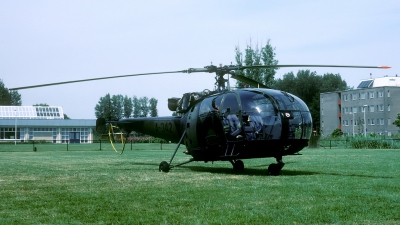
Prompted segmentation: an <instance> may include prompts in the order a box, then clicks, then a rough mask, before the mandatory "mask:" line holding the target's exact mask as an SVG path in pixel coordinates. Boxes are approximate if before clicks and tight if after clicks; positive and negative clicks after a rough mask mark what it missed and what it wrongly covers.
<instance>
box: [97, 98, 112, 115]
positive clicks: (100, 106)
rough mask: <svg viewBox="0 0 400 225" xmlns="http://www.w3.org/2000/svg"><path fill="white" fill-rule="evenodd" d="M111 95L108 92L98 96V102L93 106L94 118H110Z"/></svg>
mask: <svg viewBox="0 0 400 225" xmlns="http://www.w3.org/2000/svg"><path fill="white" fill-rule="evenodd" d="M111 107H112V106H111V97H110V94H106V95H105V96H104V97H100V100H99V102H98V103H97V104H96V106H95V107H94V113H95V115H96V118H104V119H107V120H111V119H112V115H111V114H112V111H111Z"/></svg>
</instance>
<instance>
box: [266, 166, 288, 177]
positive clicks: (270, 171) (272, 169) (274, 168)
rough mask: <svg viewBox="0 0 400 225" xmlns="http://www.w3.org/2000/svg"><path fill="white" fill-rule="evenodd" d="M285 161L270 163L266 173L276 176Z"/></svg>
mask: <svg viewBox="0 0 400 225" xmlns="http://www.w3.org/2000/svg"><path fill="white" fill-rule="evenodd" d="M284 165H285V163H278V164H277V163H272V164H270V165H269V166H268V175H270V176H278V175H279V174H280V172H281V169H282V168H283V166H284Z"/></svg>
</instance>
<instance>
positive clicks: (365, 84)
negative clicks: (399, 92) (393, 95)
mask: <svg viewBox="0 0 400 225" xmlns="http://www.w3.org/2000/svg"><path fill="white" fill-rule="evenodd" d="M370 87H400V77H397V76H395V77H389V76H386V77H378V78H374V79H368V80H362V81H361V82H360V84H359V85H358V87H357V89H359V88H370Z"/></svg>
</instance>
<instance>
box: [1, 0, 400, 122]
mask: <svg viewBox="0 0 400 225" xmlns="http://www.w3.org/2000/svg"><path fill="white" fill-rule="evenodd" d="M0 34H1V35H0V79H1V80H2V81H3V83H4V84H5V86H6V87H7V88H15V87H21V86H30V85H36V84H46V83H52V82H62V81H69V80H78V79H90V78H96V77H107V76H114V75H125V74H136V73H150V72H164V71H178V70H185V69H188V68H203V67H204V66H207V65H210V64H211V63H212V64H213V65H219V64H223V65H229V64H231V63H233V64H235V47H236V46H238V47H239V48H240V49H241V50H242V51H243V50H244V49H245V48H246V46H247V45H250V44H251V45H252V46H253V47H255V46H256V45H257V44H258V46H260V47H262V46H264V45H265V44H266V43H267V41H268V40H270V44H271V45H272V46H273V47H274V48H275V53H276V59H277V60H278V61H279V64H328V65H368V66H381V65H389V66H391V67H392V68H391V69H388V70H382V69H344V68H285V69H279V70H278V71H277V74H276V75H275V78H282V77H283V75H284V74H286V73H288V72H290V71H293V72H294V73H297V71H298V70H300V69H309V70H311V71H315V72H317V74H320V75H323V74H325V73H334V74H337V73H339V74H340V75H341V77H342V79H344V80H345V81H346V82H347V84H348V85H349V86H354V87H357V85H358V83H359V82H360V80H362V79H369V78H370V77H373V78H375V77H382V76H386V75H388V76H396V74H399V75H400V57H399V54H400V3H399V2H398V1H396V0H393V1H391V0H388V1H382V0H376V1H375V0H371V1H368V0H362V1H361V0H354V1H347V0H335V1H333V0H332V1H330V0H326V1H317V0H315V1H312V0H298V1H294V0H293V1H289V0H282V1H244V0H243V1H239V0H230V1H225V0H221V1H209V0H203V1H184V0H170V1H158V0H147V1H101V0H100V1H99V0H96V1H89V0H85V1H74V0H70V1H40V0H38V1H29V0H26V1H21V0H15V1H0ZM214 83H215V80H214V75H213V74H210V73H191V74H184V73H182V74H181V73H174V74H162V75H153V76H141V77H131V78H120V79H110V80H102V81H93V82H84V83H75V84H66V85H58V86H51V87H42V88H33V89H25V90H19V91H18V92H19V93H20V94H21V97H22V105H33V104H39V103H46V104H48V105H51V106H61V107H63V110H64V113H65V114H67V115H68V116H69V117H70V118H72V119H95V114H94V107H95V106H96V104H97V103H98V101H99V99H100V97H103V96H105V95H106V94H107V93H109V94H110V95H118V94H121V95H127V96H128V97H133V96H137V97H143V96H147V97H148V98H156V99H157V100H158V113H159V116H170V115H171V114H172V112H171V111H169V110H168V107H167V105H168V104H167V100H168V98H170V97H181V96H182V94H184V93H187V92H195V91H202V90H204V89H210V90H212V89H213V88H214Z"/></svg>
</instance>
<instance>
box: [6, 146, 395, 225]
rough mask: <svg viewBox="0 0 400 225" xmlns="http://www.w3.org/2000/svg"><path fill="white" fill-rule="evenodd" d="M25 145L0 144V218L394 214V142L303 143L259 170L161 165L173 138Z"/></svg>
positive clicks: (348, 218)
mask: <svg viewBox="0 0 400 225" xmlns="http://www.w3.org/2000/svg"><path fill="white" fill-rule="evenodd" d="M24 146H25V145H17V146H14V145H8V146H6V145H0V187H1V188H0V196H1V202H0V224H294V223H295V224H399V223H400V188H399V184H400V171H399V169H400V163H399V159H400V150H398V149H397V150H396V149H395V150H365V149H362V150H352V149H334V150H333V149H331V150H330V149H307V148H306V149H304V150H303V151H302V153H303V155H301V156H289V157H284V161H285V162H286V165H285V167H284V168H283V170H282V175H281V176H267V175H266V170H267V167H268V164H270V163H273V162H274V159H255V160H244V163H245V170H244V171H242V172H236V171H233V170H232V166H231V164H230V163H229V162H215V163H214V164H212V163H203V162H194V163H191V164H187V165H184V166H182V167H178V168H173V169H172V170H171V171H170V172H169V173H161V172H159V171H158V165H159V163H160V162H161V161H164V160H165V161H168V160H169V159H170V156H171V154H172V149H173V148H174V146H173V145H163V149H170V150H159V149H160V144H136V145H135V144H134V145H133V149H134V150H130V146H129V148H127V149H126V150H125V152H124V154H122V155H118V154H116V153H114V152H113V151H112V150H111V148H110V147H109V145H104V146H103V147H102V149H103V150H101V151H100V150H98V149H99V148H98V144H96V145H90V144H86V145H84V144H80V145H79V144H78V145H72V146H71V147H73V149H69V151H66V150H64V149H65V148H64V147H66V146H63V147H62V148H60V149H58V148H59V147H60V146H61V145H58V146H56V145H53V144H43V145H37V149H38V151H37V152H33V151H32V146H30V147H24ZM23 148H26V149H23ZM104 149H106V150H104ZM149 149H156V150H149ZM182 151H183V150H179V151H178V154H177V158H176V161H175V162H179V161H183V160H185V159H186V158H187V156H185V155H184V154H182Z"/></svg>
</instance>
